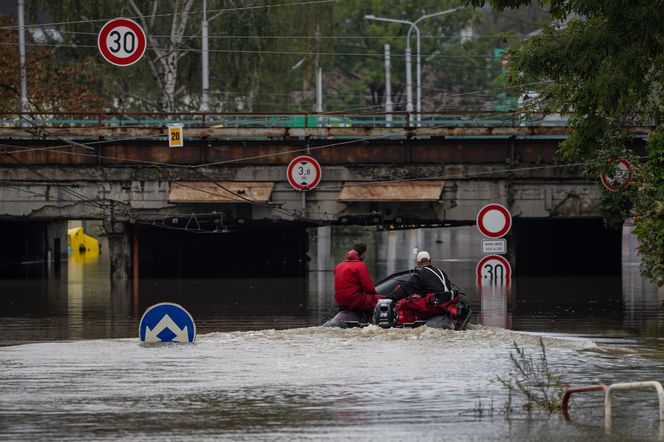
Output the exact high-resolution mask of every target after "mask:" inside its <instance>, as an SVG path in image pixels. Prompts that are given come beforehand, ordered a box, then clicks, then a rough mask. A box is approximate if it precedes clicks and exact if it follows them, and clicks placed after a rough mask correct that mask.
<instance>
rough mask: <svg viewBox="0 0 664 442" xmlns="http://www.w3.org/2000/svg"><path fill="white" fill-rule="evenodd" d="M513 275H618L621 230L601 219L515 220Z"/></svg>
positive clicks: (619, 268)
mask: <svg viewBox="0 0 664 442" xmlns="http://www.w3.org/2000/svg"><path fill="white" fill-rule="evenodd" d="M512 231H513V232H514V244H515V247H516V276H619V275H620V272H621V232H620V230H611V229H607V228H606V227H604V224H603V222H602V220H601V219H515V220H514V223H513V227H512Z"/></svg>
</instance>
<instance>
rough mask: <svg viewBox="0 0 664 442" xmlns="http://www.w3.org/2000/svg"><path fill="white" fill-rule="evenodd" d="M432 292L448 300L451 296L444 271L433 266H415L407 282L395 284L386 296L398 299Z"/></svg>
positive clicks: (449, 285) (450, 285)
mask: <svg viewBox="0 0 664 442" xmlns="http://www.w3.org/2000/svg"><path fill="white" fill-rule="evenodd" d="M429 293H433V294H435V295H438V296H440V297H442V298H444V299H442V300H448V299H450V298H451V297H452V282H451V281H450V278H449V277H448V276H447V274H446V273H445V272H443V271H442V270H440V269H439V268H436V267H433V266H424V267H416V268H415V271H413V273H411V275H410V278H408V281H407V282H404V283H403V284H401V285H399V286H397V287H396V288H395V289H394V290H393V291H392V293H390V295H389V296H388V298H390V299H392V300H393V301H395V302H396V301H398V300H400V299H403V298H407V297H408V296H410V295H414V294H418V295H421V296H424V295H426V294H429Z"/></svg>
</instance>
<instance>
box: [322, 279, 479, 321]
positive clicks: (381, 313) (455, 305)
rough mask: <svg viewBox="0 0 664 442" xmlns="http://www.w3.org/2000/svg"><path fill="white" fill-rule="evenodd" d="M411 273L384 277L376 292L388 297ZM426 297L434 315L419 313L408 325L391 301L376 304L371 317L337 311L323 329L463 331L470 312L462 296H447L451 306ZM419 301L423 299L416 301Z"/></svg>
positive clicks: (432, 297) (398, 306)
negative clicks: (424, 327)
mask: <svg viewBox="0 0 664 442" xmlns="http://www.w3.org/2000/svg"><path fill="white" fill-rule="evenodd" d="M412 272H413V270H406V271H403V272H399V273H394V274H392V275H390V276H388V277H387V278H385V279H383V280H381V281H379V282H378V283H377V284H376V292H378V293H380V294H383V295H387V294H389V293H392V291H393V290H394V289H395V288H396V287H397V285H399V284H402V283H404V282H406V281H408V278H409V277H410V274H411V273H412ZM415 296H417V295H415ZM427 296H429V297H430V298H429V299H427V305H428V306H430V310H433V311H436V313H423V314H422V315H417V316H422V317H421V318H420V317H416V318H415V319H414V320H412V321H410V320H408V321H406V322H404V321H403V315H399V314H398V310H399V308H402V307H403V305H398V304H399V303H397V305H395V304H394V303H393V302H392V300H391V299H381V300H380V301H378V304H376V307H375V309H374V311H373V314H364V313H361V312H356V311H352V310H342V309H339V308H338V307H337V308H336V310H334V311H332V312H331V314H329V315H328V318H326V319H325V320H324V321H323V327H338V328H352V327H366V326H368V325H377V326H379V327H381V328H399V327H401V328H403V327H409V328H414V327H420V326H422V325H426V326H428V327H432V328H440V329H446V330H464V329H465V328H466V327H467V325H468V321H469V320H470V316H471V314H472V311H471V309H470V305H469V304H468V302H467V301H466V299H465V297H464V296H465V295H464V294H463V293H461V292H460V291H459V290H458V289H457V288H455V290H454V295H452V296H451V298H453V299H454V301H453V302H450V301H443V302H440V303H437V301H436V299H435V297H434V295H427ZM419 299H423V298H422V297H418V300H419ZM430 301H431V302H430ZM449 307H452V308H449Z"/></svg>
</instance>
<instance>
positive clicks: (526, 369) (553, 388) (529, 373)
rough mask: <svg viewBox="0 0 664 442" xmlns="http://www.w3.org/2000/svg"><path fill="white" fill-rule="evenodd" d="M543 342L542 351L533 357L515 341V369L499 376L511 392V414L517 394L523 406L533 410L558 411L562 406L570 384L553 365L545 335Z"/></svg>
mask: <svg viewBox="0 0 664 442" xmlns="http://www.w3.org/2000/svg"><path fill="white" fill-rule="evenodd" d="M539 343H540V349H541V353H540V354H539V355H537V356H536V357H533V355H532V354H530V353H526V351H525V349H523V348H521V347H519V346H518V345H517V344H516V342H515V343H514V350H515V351H514V352H510V361H512V368H513V370H512V372H511V373H509V375H508V376H507V377H498V381H499V382H500V383H501V384H502V385H503V386H504V387H505V388H507V390H508V394H509V397H508V402H507V403H506V405H505V410H507V411H508V413H507V414H509V412H511V410H512V400H513V395H516V396H517V398H520V399H521V401H522V402H523V403H522V406H523V409H524V410H526V411H527V412H529V413H530V412H532V411H545V412H548V413H555V412H558V411H560V410H561V409H562V398H563V394H564V393H565V390H566V389H567V387H568V384H567V383H566V382H565V381H564V380H563V379H562V376H561V375H560V374H559V373H557V372H556V371H555V370H552V369H551V368H550V367H549V362H548V360H547V357H546V348H545V346H544V342H543V341H542V339H541V338H540V341H539Z"/></svg>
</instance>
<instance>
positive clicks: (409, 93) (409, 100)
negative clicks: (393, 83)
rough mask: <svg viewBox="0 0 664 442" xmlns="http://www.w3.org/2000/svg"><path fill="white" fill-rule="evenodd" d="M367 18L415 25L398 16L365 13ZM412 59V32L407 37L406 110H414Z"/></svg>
mask: <svg viewBox="0 0 664 442" xmlns="http://www.w3.org/2000/svg"><path fill="white" fill-rule="evenodd" d="M364 18H365V19H367V20H375V21H385V22H389V23H401V24H402V25H410V26H412V25H413V22H411V21H409V20H397V19H396V18H384V17H376V16H375V15H373V14H371V15H365V16H364ZM410 65H411V61H410V33H409V34H408V38H407V39H406V112H412V111H413V74H412V72H411V68H410Z"/></svg>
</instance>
